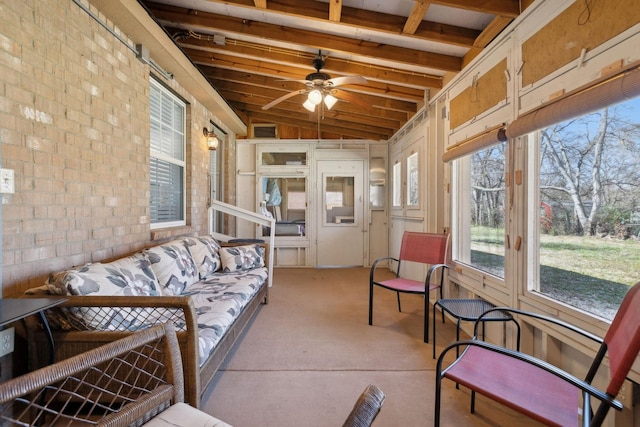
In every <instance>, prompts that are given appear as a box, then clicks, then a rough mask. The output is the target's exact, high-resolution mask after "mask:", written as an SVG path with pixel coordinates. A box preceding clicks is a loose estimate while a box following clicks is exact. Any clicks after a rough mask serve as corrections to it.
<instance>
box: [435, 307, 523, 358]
mask: <svg viewBox="0 0 640 427" xmlns="http://www.w3.org/2000/svg"><path fill="white" fill-rule="evenodd" d="M437 306H439V307H440V309H441V310H442V312H443V316H444V312H446V313H448V314H449V315H450V316H452V317H455V318H456V320H457V324H456V341H459V340H460V322H462V321H466V322H475V321H476V320H478V318H479V317H480V315H481V314H482V313H484V312H485V311H487V310H490V309H492V308H496V306H495V305H493V304H491V303H490V302H488V301H485V300H481V299H465V298H453V299H439V300H437V301H436V302H435V303H434V304H433V358H434V359H435V358H436V323H438V322H437V321H436V307H437ZM485 322H513V323H515V324H516V327H517V328H518V339H517V346H518V350H520V324H518V322H517V321H516V320H515V319H514V318H513V316H511V314H509V313H504V312H501V311H495V312H492V313H489V314H488V315H487V316H484V317H483V318H482V339H483V340H484V323H485ZM458 355H459V352H458V349H457V348H456V357H458Z"/></svg>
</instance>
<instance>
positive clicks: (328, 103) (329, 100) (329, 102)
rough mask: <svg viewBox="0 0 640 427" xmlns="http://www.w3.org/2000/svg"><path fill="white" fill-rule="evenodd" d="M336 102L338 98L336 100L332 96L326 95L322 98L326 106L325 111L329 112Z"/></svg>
mask: <svg viewBox="0 0 640 427" xmlns="http://www.w3.org/2000/svg"><path fill="white" fill-rule="evenodd" d="M336 102H338V98H336V97H335V96H333V95H330V94H327V95H326V96H325V97H324V105H326V106H327V110H331V107H333V106H334V105H336Z"/></svg>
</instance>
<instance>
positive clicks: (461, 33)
mask: <svg viewBox="0 0 640 427" xmlns="http://www.w3.org/2000/svg"><path fill="white" fill-rule="evenodd" d="M208 1H209V2H212V3H224V4H232V5H234V6H238V7H245V8H247V7H248V8H252V9H253V8H254V7H253V5H252V3H250V2H247V0H208ZM335 1H336V0H330V2H329V3H325V2H321V1H310V0H307V1H305V3H304V6H303V7H301V4H300V2H299V0H270V1H269V9H268V10H269V12H272V13H277V14H281V15H287V16H290V17H298V18H302V19H312V20H319V21H327V20H329V21H332V22H335V23H339V24H341V25H344V26H349V27H352V28H358V29H364V30H371V31H375V32H384V33H388V34H399V33H402V29H403V28H404V26H405V23H406V20H407V18H406V17H404V16H397V15H391V14H387V13H381V12H376V11H372V10H366V9H358V8H353V7H347V6H342V8H341V16H340V20H339V21H333V20H332V19H328V17H329V16H330V14H331V10H330V8H331V7H332V5H333V3H334V2H335ZM340 1H342V0H340ZM465 9H468V7H465ZM422 16H424V15H422ZM418 23H419V24H420V27H421V28H422V31H421V32H420V33H406V35H410V36H414V37H415V38H418V39H422V40H425V41H439V42H442V43H447V44H453V45H457V46H463V47H465V46H466V47H471V46H472V45H473V42H474V40H475V39H476V37H477V36H478V34H479V33H480V32H479V31H478V30H475V29H470V28H463V27H458V26H455V25H448V24H442V23H439V22H431V21H423V20H422V19H420V22H418Z"/></svg>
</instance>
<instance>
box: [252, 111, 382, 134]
mask: <svg viewBox="0 0 640 427" xmlns="http://www.w3.org/2000/svg"><path fill="white" fill-rule="evenodd" d="M239 108H240V110H241V111H243V112H244V113H245V114H246V115H247V117H248V118H249V119H250V120H252V121H259V122H261V123H276V124H277V123H280V124H286V125H288V126H297V127H301V128H305V129H311V130H314V129H318V122H317V118H314V117H313V116H312V115H310V114H304V113H299V114H295V113H291V112H288V111H279V110H278V109H274V110H273V111H271V110H269V111H263V110H261V109H260V108H256V107H255V106H252V105H250V104H245V105H242V106H239ZM315 114H317V113H315ZM320 131H321V132H331V133H335V134H340V135H344V136H350V137H353V138H358V139H372V140H376V141H377V140H387V139H389V138H390V137H391V136H392V135H393V133H394V130H393V129H384V128H376V127H372V126H359V125H357V124H356V125H354V124H353V123H351V122H341V121H340V120H335V119H331V118H327V117H325V118H324V119H320Z"/></svg>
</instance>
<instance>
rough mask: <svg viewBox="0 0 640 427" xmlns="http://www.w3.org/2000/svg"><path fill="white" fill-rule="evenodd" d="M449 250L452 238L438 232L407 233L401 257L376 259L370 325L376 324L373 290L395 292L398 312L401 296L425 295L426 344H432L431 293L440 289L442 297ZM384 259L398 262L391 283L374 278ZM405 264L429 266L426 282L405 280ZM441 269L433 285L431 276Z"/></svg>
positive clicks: (371, 295) (370, 290)
mask: <svg viewBox="0 0 640 427" xmlns="http://www.w3.org/2000/svg"><path fill="white" fill-rule="evenodd" d="M448 251H449V235H448V234H436V233H419V232H410V231H405V232H404V234H403V235H402V243H401V246H400V255H399V257H398V258H393V257H383V258H378V259H377V260H375V262H374V263H373V265H372V266H371V271H370V273H369V325H371V324H373V288H374V286H380V287H382V288H385V289H389V290H392V291H395V292H396V294H397V299H398V311H402V307H401V305H400V293H408V294H419V295H422V296H424V342H429V293H430V292H431V291H433V290H436V289H440V298H442V282H443V280H444V270H445V269H446V268H448V266H447V264H446V257H447V254H448ZM384 260H393V261H396V262H397V263H398V266H397V270H396V277H394V278H392V279H388V280H383V281H377V280H376V279H375V276H376V274H375V273H376V269H377V267H378V264H379V263H380V262H382V261H384ZM405 262H417V263H423V264H427V265H429V266H430V267H429V270H428V272H427V276H426V278H425V280H424V281H418V280H413V279H408V278H406V277H403V273H404V271H403V270H402V266H403V265H405V264H404V263H405ZM438 270H440V279H439V280H436V281H435V282H433V281H432V280H431V279H432V276H433V274H434V273H436V272H437V271H438Z"/></svg>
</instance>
